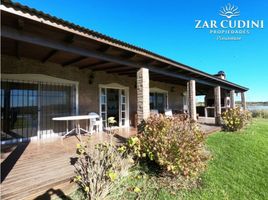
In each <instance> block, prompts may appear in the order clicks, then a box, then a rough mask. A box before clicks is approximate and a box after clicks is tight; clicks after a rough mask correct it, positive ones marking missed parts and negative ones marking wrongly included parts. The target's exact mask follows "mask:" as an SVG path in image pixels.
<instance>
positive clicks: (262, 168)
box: [114, 119, 268, 200]
mask: <svg viewBox="0 0 268 200" xmlns="http://www.w3.org/2000/svg"><path fill="white" fill-rule="evenodd" d="M206 145H207V147H208V149H209V150H210V151H211V153H212V155H213V159H212V160H210V161H209V163H208V167H207V170H206V171H205V172H204V173H203V174H202V175H201V184H200V186H199V187H196V188H195V189H191V190H189V189H188V190H187V189H181V190H178V191H176V190H173V191H170V190H168V189H167V188H165V187H159V185H157V184H156V183H155V182H154V181H152V180H150V179H148V178H146V177H143V178H141V176H138V174H139V171H138V170H135V171H134V172H133V173H134V175H132V176H130V178H128V179H127V180H125V183H123V185H122V188H121V189H120V191H118V193H117V195H118V196H117V197H114V198H116V199H163V200H164V199H174V200H175V199H176V200H177V199H191V200H192V199H209V200H213V199H215V200H220V199H232V200H235V199H239V200H240V199H268V120H267V119H254V120H253V123H252V124H251V125H250V126H248V127H247V128H246V129H244V130H241V131H239V132H236V133H228V132H218V133H215V134H212V135H210V136H208V138H207V140H206ZM135 173H136V175H135ZM135 187H138V188H140V189H141V192H138V193H137V192H134V188H135Z"/></svg>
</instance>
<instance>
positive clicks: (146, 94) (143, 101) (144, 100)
mask: <svg viewBox="0 0 268 200" xmlns="http://www.w3.org/2000/svg"><path fill="white" fill-rule="evenodd" d="M149 98H150V88H149V70H148V69H146V68H140V69H139V70H138V72H137V116H138V124H139V123H140V122H141V121H142V120H143V119H146V118H148V117H149V115H150V99H149Z"/></svg>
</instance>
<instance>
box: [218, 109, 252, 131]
mask: <svg viewBox="0 0 268 200" xmlns="http://www.w3.org/2000/svg"><path fill="white" fill-rule="evenodd" d="M251 118H252V117H251V113H250V112H249V111H243V110H241V109H240V107H236V108H230V109H228V110H226V111H225V112H223V113H222V119H223V128H224V129H225V130H226V131H232V132H233V131H238V130H240V129H242V128H243V127H244V126H245V125H246V124H248V123H249V122H250V121H251Z"/></svg>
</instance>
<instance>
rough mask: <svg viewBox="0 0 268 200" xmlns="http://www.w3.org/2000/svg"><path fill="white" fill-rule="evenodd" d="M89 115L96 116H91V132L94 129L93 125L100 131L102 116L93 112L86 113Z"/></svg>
mask: <svg viewBox="0 0 268 200" xmlns="http://www.w3.org/2000/svg"><path fill="white" fill-rule="evenodd" d="M88 115H89V116H97V117H96V118H91V119H89V120H90V124H89V130H90V131H91V132H93V131H94V127H96V132H101V131H102V118H101V117H100V116H99V115H98V114H97V113H95V112H90V113H88Z"/></svg>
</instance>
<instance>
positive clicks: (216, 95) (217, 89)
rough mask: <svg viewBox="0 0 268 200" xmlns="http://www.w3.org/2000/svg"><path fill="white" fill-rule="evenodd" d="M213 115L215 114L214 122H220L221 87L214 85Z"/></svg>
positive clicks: (217, 123)
mask: <svg viewBox="0 0 268 200" xmlns="http://www.w3.org/2000/svg"><path fill="white" fill-rule="evenodd" d="M214 106H215V109H214V116H215V124H216V125H220V124H221V87H220V86H216V87H215V88H214Z"/></svg>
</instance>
